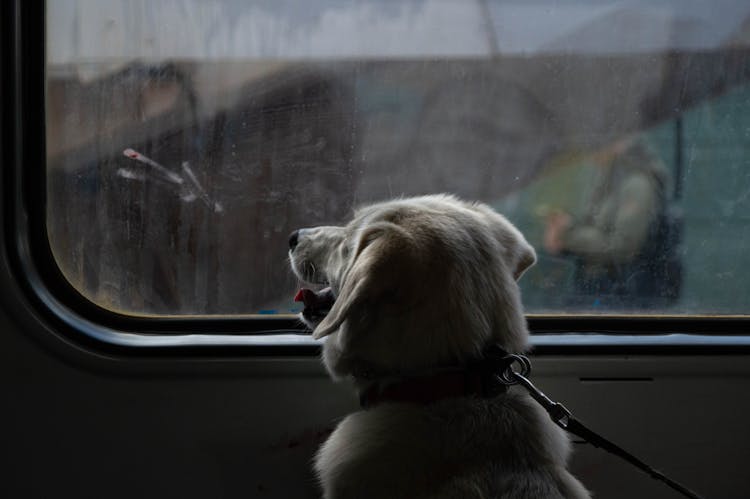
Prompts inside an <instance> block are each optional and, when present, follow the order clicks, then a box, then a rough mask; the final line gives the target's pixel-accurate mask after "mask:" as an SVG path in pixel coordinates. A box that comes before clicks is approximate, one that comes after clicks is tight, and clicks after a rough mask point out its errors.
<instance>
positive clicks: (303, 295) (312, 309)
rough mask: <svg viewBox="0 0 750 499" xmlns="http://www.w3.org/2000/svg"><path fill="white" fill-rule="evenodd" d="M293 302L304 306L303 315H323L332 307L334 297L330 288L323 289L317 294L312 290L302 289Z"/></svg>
mask: <svg viewBox="0 0 750 499" xmlns="http://www.w3.org/2000/svg"><path fill="white" fill-rule="evenodd" d="M294 301H296V302H302V303H304V305H305V311H304V313H309V314H314V315H323V314H324V313H325V312H328V311H329V310H330V309H331V307H333V302H334V301H336V297H334V296H333V291H332V290H331V288H324V289H321V290H320V291H318V292H315V291H313V290H312V289H307V288H302V289H300V290H299V291H297V294H296V295H295V296H294Z"/></svg>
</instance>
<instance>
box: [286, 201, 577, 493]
mask: <svg viewBox="0 0 750 499" xmlns="http://www.w3.org/2000/svg"><path fill="white" fill-rule="evenodd" d="M290 247H291V250H290V259H291V265H292V269H293V270H294V272H295V273H296V274H297V276H298V277H299V278H300V279H302V280H303V281H306V282H308V283H314V284H321V285H328V286H329V288H326V289H324V290H323V291H321V292H318V293H315V292H313V291H310V290H302V291H301V292H300V294H299V295H298V299H300V300H303V301H304V302H305V305H306V308H305V311H304V312H303V319H304V320H305V321H306V322H307V323H308V325H309V326H310V327H311V328H314V331H313V336H314V337H315V338H323V337H327V339H326V341H325V345H324V347H323V361H324V363H325V366H326V368H327V369H328V371H329V373H330V374H331V375H332V377H333V378H334V379H343V378H349V377H351V378H353V379H354V382H355V385H356V387H357V389H358V390H359V392H360V396H361V397H362V399H363V403H364V405H365V407H366V409H364V410H362V411H359V412H356V413H354V414H351V415H349V416H347V417H346V418H345V419H344V420H343V421H341V423H340V424H339V425H338V427H337V428H336V430H335V431H334V433H333V434H332V435H331V436H330V437H329V439H328V440H327V441H326V442H325V444H323V446H322V447H321V449H320V450H319V452H318V455H317V457H316V460H315V470H316V472H317V474H318V477H319V479H320V482H321V484H322V487H323V490H324V496H325V497H326V498H328V499H340V498H345V499H354V498H356V499H368V498H381V499H385V498H389V499H393V498H410V499H418V498H445V499H449V498H450V499H454V498H514V499H526V498H545V499H552V498H587V497H590V496H589V493H588V492H587V491H586V489H585V488H584V487H583V486H582V485H581V483H580V482H579V481H578V480H576V479H575V478H574V477H573V476H572V475H571V474H570V473H569V472H568V471H567V469H566V462H567V459H568V454H569V443H568V439H567V437H566V435H565V434H564V432H563V430H561V429H560V428H558V427H557V426H556V425H555V424H554V423H552V422H551V420H550V419H549V417H548V416H547V414H546V413H545V412H544V410H543V409H542V408H541V407H540V406H539V405H538V404H537V403H536V402H535V401H533V400H532V399H531V398H530V397H529V396H528V395H527V394H526V393H525V392H523V390H522V389H521V388H518V387H511V388H510V389H507V391H506V390H504V389H503V387H498V386H494V385H492V383H491V380H492V379H493V378H492V376H487V373H483V372H482V370H481V369H477V368H476V367H473V366H477V365H481V364H479V363H478V362H479V360H480V359H481V358H482V356H483V355H484V352H486V349H487V348H488V347H491V346H493V345H496V346H499V347H500V348H502V349H503V350H505V351H506V352H510V353H521V352H523V351H524V350H525V348H526V346H527V338H528V330H527V328H526V321H525V318H524V315H523V309H522V305H521V301H520V293H519V288H518V285H517V284H516V280H517V279H518V278H520V277H521V275H522V274H523V272H524V271H525V270H526V269H527V268H528V267H529V266H531V265H532V264H533V263H534V262H535V261H536V255H535V253H534V249H533V248H532V247H531V246H530V245H529V244H528V243H527V242H526V240H525V239H524V237H523V235H521V233H520V232H519V231H518V230H517V229H516V228H515V227H514V226H513V225H512V224H511V223H510V222H508V220H506V219H505V218H504V217H503V216H501V215H499V214H497V213H495V212H494V211H493V210H492V209H490V208H489V207H488V206H486V205H483V204H478V203H475V204H470V203H466V202H463V201H460V200H458V199H456V198H454V197H452V196H446V195H434V196H424V197H417V198H411V199H401V200H394V201H388V202H384V203H380V204H375V205H372V206H368V207H365V208H363V209H361V210H359V211H358V212H357V213H356V214H355V217H354V220H353V221H352V222H351V223H349V224H348V225H346V226H345V227H316V228H311V229H301V230H299V231H296V232H295V233H294V234H292V237H291V238H290ZM328 309H330V310H329V311H328ZM326 312H327V313H326Z"/></svg>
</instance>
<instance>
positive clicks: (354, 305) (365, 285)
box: [313, 222, 413, 339]
mask: <svg viewBox="0 0 750 499" xmlns="http://www.w3.org/2000/svg"><path fill="white" fill-rule="evenodd" d="M412 248H413V245H412V242H411V236H410V235H409V234H408V233H407V232H406V231H405V230H404V229H402V228H401V227H399V226H398V225H396V224H393V223H390V222H376V223H374V224H371V225H370V226H368V227H366V228H365V229H364V230H363V231H362V232H361V233H360V234H359V237H358V243H357V247H356V251H355V252H354V256H353V258H352V260H351V261H352V263H351V264H350V265H349V268H348V269H347V271H346V274H345V275H344V278H343V279H342V284H341V289H340V291H339V294H338V296H337V297H336V302H335V303H334V305H333V307H332V308H331V311H330V312H329V313H328V315H327V316H326V317H325V319H323V320H322V321H321V322H320V324H318V327H316V328H315V330H314V331H313V338H315V339H319V338H323V337H324V336H328V335H329V334H331V333H333V332H334V331H336V330H337V329H338V328H339V327H341V325H342V324H343V323H344V321H346V320H347V319H353V318H354V317H355V316H357V315H358V314H361V313H362V311H363V310H365V309H366V308H367V307H370V308H372V305H373V304H377V303H378V302H382V301H383V300H387V299H389V297H388V296H387V294H393V295H394V296H395V293H396V291H397V290H398V281H399V280H400V277H402V272H403V271H404V267H405V266H408V264H407V263H406V262H408V259H409V255H410V254H411V252H412ZM390 299H393V296H391V297H390Z"/></svg>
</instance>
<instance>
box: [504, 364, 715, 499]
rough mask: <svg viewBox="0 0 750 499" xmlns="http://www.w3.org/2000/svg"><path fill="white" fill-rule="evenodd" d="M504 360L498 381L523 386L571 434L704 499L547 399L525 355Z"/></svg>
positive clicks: (561, 406) (678, 489)
mask: <svg viewBox="0 0 750 499" xmlns="http://www.w3.org/2000/svg"><path fill="white" fill-rule="evenodd" d="M497 360H498V361H502V363H503V364H502V366H500V367H502V371H501V372H500V374H496V376H497V378H498V380H499V381H500V382H501V383H503V384H504V385H507V386H511V385H521V386H522V387H524V388H525V389H526V391H528V392H529V395H531V397H532V398H533V399H534V400H536V401H537V402H538V403H539V405H541V406H542V407H543V408H544V409H545V410H546V411H547V413H548V414H549V417H550V418H551V419H552V421H553V422H554V423H555V424H556V425H557V426H559V427H560V428H562V429H563V430H565V431H567V432H568V433H572V434H573V435H576V436H578V437H580V438H582V439H584V440H585V441H587V442H588V443H590V444H591V445H593V446H594V447H597V448H600V449H602V450H605V451H607V452H609V453H611V454H614V455H615V456H618V457H619V458H621V459H624V460H625V461H627V462H628V463H630V464H632V465H633V466H635V467H636V468H638V469H639V470H641V471H643V472H645V473H647V474H648V475H649V476H651V478H653V479H655V480H659V481H661V482H664V483H665V484H667V485H668V486H669V487H671V488H672V489H674V490H676V491H677V492H679V493H680V494H682V495H684V496H685V497H689V498H691V499H703V498H702V497H701V496H699V495H698V494H696V493H695V492H693V491H692V490H690V489H688V488H687V487H685V486H684V485H681V484H680V483H678V482H676V481H674V480H672V479H671V478H669V477H667V476H666V475H664V474H663V473H661V472H660V471H657V470H655V469H654V468H652V467H651V466H649V465H648V464H646V463H644V462H643V461H641V460H640V459H638V458H637V457H635V456H634V455H632V454H630V453H629V452H627V451H626V450H624V449H623V448H622V447H619V446H617V445H615V444H614V443H612V442H610V441H609V440H607V439H606V438H604V437H602V436H601V435H599V434H598V433H596V432H594V431H592V430H591V429H589V428H587V427H586V426H585V425H584V424H583V423H581V422H580V421H579V420H577V419H576V418H575V417H574V416H573V414H572V413H571V412H570V411H569V410H568V409H567V408H566V407H565V406H564V405H562V404H561V403H559V402H555V401H553V400H551V399H550V398H549V397H547V396H546V395H545V394H544V393H543V392H542V391H541V390H539V389H538V388H537V387H536V386H534V384H533V383H532V382H531V381H529V380H528V378H527V376H528V375H529V374H530V373H531V362H530V361H529V359H528V358H527V357H525V356H523V355H514V354H506V355H505V357H503V358H501V359H497ZM515 364H518V366H519V369H520V372H519V371H515V370H514V369H513V366H514V365H515Z"/></svg>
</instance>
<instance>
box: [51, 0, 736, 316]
mask: <svg viewBox="0 0 750 499" xmlns="http://www.w3.org/2000/svg"><path fill="white" fill-rule="evenodd" d="M46 84H47V181H48V183H47V198H48V203H47V207H48V212H47V229H48V234H49V242H50V246H51V249H52V252H53V254H54V257H55V260H56V262H57V265H58V266H59V267H60V269H61V271H62V273H63V274H64V276H65V277H66V279H67V280H68V281H69V282H70V283H71V284H72V285H73V286H74V287H75V288H76V289H77V290H79V291H80V293H81V294H83V295H84V296H85V297H86V298H88V299H89V300H91V301H92V302H94V303H96V304H98V305H100V306H102V307H105V308H107V309H111V310H113V311H117V312H122V313H124V314H131V315H139V316H140V315H146V316H152V315H154V316H162V315H170V316H172V315H175V316H180V315H188V314H193V315H194V314H198V315H232V314H242V315H247V314H289V313H294V312H296V309H295V306H294V303H293V302H292V296H293V290H294V288H295V285H296V283H295V281H294V279H293V277H292V275H291V273H290V271H289V270H288V264H287V261H286V244H287V243H286V241H287V236H288V234H289V233H290V232H291V231H292V230H294V229H296V228H299V227H304V226H313V225H319V224H323V223H326V224H331V223H334V224H335V223H342V222H344V221H346V219H347V218H348V216H349V214H350V213H351V210H352V208H353V207H354V206H356V205H358V204H360V203H365V202H368V201H372V200H379V199H383V198H388V197H393V196H401V195H411V194H421V193H432V192H452V193H455V194H457V195H459V196H461V197H464V198H467V199H476V200H482V201H484V202H487V203H489V204H491V205H492V206H493V207H496V208H497V209H498V211H500V212H502V213H504V214H505V215H506V216H508V217H509V218H510V219H511V220H512V221H514V222H515V223H516V224H517V225H518V226H519V228H521V230H522V231H523V232H524V233H525V234H526V235H527V237H528V238H529V240H530V241H531V242H532V243H533V244H534V246H535V247H536V248H537V250H538V252H539V263H538V265H537V266H536V267H535V268H534V269H532V270H531V271H530V272H529V273H528V274H527V275H526V276H525V277H524V279H523V280H522V286H523V292H524V301H525V303H526V306H527V310H528V311H529V312H530V313H532V314H533V313H537V314H560V313H565V314H569V313H572V314H604V315H607V314H620V313H637V314H656V315H664V314H666V315H714V314H722V315H741V314H745V313H747V296H750V284H748V282H750V279H748V275H747V271H746V270H745V269H748V268H750V251H748V247H749V246H750V232H748V227H750V223H749V222H750V220H749V219H748V217H750V215H748V213H750V6H748V4H747V2H744V1H723V2H718V3H710V4H709V3H707V2H700V1H688V2H685V1H683V0H670V1H664V2H658V3H654V2H646V1H638V0H630V1H627V0H626V1H596V2H593V1H587V0H575V1H571V2H562V3H561V2H551V1H545V0H540V1H518V2H514V1H509V2H503V1H494V0H477V1H475V2H466V1H462V0H399V1H390V2H378V1H375V0H362V1H357V2H348V1H343V0H342V1H339V0H316V1H299V2H292V1H283V2H274V1H263V0H259V1H255V2H246V1H239V0H236V1H235V0H226V1H202V0H186V1H183V2H171V1H153V2H152V1H146V0H141V1H124V0H105V1H100V0H50V1H49V2H47V82H46Z"/></svg>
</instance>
